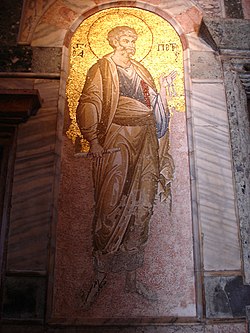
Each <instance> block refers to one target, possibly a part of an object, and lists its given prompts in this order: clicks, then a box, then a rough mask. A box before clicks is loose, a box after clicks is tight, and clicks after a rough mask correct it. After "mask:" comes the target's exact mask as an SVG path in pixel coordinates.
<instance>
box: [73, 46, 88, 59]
mask: <svg viewBox="0 0 250 333" xmlns="http://www.w3.org/2000/svg"><path fill="white" fill-rule="evenodd" d="M84 48H85V44H79V43H78V44H76V45H75V46H74V47H73V53H72V55H73V57H81V58H83V56H84Z"/></svg>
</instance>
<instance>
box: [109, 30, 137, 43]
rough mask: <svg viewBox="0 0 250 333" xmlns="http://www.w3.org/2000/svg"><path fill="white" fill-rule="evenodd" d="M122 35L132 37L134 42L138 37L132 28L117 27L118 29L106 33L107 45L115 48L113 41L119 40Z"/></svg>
mask: <svg viewBox="0 0 250 333" xmlns="http://www.w3.org/2000/svg"><path fill="white" fill-rule="evenodd" d="M124 35H125V36H131V37H134V39H135V40H136V39H137V37H138V35H137V33H136V31H135V29H134V28H130V27H128V26H118V27H115V28H113V29H112V30H110V31H109V33H108V38H107V39H108V42H109V45H110V46H112V47H113V48H114V47H115V45H114V40H115V39H116V40H119V38H120V37H121V36H124Z"/></svg>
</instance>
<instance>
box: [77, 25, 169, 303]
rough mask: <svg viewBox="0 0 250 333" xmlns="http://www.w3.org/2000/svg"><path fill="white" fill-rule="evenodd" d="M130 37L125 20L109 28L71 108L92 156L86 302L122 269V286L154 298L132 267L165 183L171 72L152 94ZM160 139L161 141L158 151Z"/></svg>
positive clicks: (138, 262) (132, 35) (140, 259)
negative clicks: (106, 48)
mask: <svg viewBox="0 0 250 333" xmlns="http://www.w3.org/2000/svg"><path fill="white" fill-rule="evenodd" d="M136 39H137V34H136V31H135V30H134V29H133V28H130V27H127V26H121V27H120V26H118V27H115V28H114V29H112V30H111V31H110V32H109V33H108V41H109V44H110V45H111V46H112V47H113V49H114V51H113V52H112V53H111V54H108V55H106V56H104V57H103V58H102V59H100V60H98V61H97V63H96V64H94V65H93V66H92V67H91V68H90V69H89V71H88V73H87V77H86V81H85V85H84V88H83V91H82V95H81V97H80V99H79V105H78V108H77V122H78V125H79V128H80V131H81V133H82V135H83V137H84V138H85V139H86V140H87V141H89V143H90V151H89V155H90V156H92V157H93V159H94V163H93V181H94V189H95V198H94V199H95V215H94V220H93V256H94V269H95V277H94V281H93V283H92V285H91V287H90V289H89V290H88V291H87V292H86V293H85V295H84V304H85V307H86V308H89V306H90V305H91V304H92V303H93V302H94V301H95V299H96V297H97V296H98V294H99V293H100V291H101V289H102V287H103V286H104V285H105V283H107V281H108V276H109V273H110V272H122V271H123V272H124V271H125V273H126V286H125V290H126V291H127V292H135V293H138V294H140V295H141V296H143V297H146V298H147V299H149V300H156V298H157V296H156V295H155V294H154V293H153V292H151V291H150V290H149V288H147V286H145V285H144V284H142V283H141V282H140V281H138V280H137V278H136V271H137V269H139V268H140V267H141V266H142V265H143V261H144V248H145V245H146V242H147V239H148V233H149V222H150V218H151V216H152V214H153V205H154V201H155V197H156V193H157V189H158V187H159V184H160V185H161V186H162V187H163V188H164V186H166V187H168V186H169V184H170V182H171V177H172V171H173V163H172V159H171V156H170V155H169V154H168V144H167V143H166V142H168V139H167V136H168V132H167V127H168V119H169V117H168V108H167V103H166V86H167V83H168V81H169V80H170V79H171V80H172V79H173V75H172V77H171V78H170V76H162V77H161V78H160V85H161V87H160V94H159V93H157V90H156V87H155V83H154V80H153V78H152V77H151V75H150V73H149V72H148V70H147V69H146V68H145V67H144V66H143V65H142V64H141V63H139V62H137V61H135V60H133V59H132V57H133V56H134V54H135V42H136ZM160 137H164V138H166V140H165V145H164V147H163V148H161V152H160V153H159V138H160ZM159 154H160V157H161V158H160V159H159ZM163 169H165V172H164V176H163V174H162V172H161V171H162V170H163ZM166 169H167V171H166ZM165 189H166V188H165ZM166 191H167V189H166Z"/></svg>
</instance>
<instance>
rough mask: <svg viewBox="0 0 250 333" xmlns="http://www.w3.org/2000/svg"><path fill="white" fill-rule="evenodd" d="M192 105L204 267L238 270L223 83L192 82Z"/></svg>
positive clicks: (235, 219)
mask: <svg viewBox="0 0 250 333" xmlns="http://www.w3.org/2000/svg"><path fill="white" fill-rule="evenodd" d="M192 107H193V116H194V118H193V119H194V136H195V139H194V144H195V155H196V169H197V185H198V198H199V217H200V223H201V229H202V234H203V254H204V268H205V270H207V271H213V270H214V271H221V270H240V268H241V260H240V247H239V239H238V235H239V230H238V228H239V226H238V219H237V214H236V206H235V191H234V179H233V173H232V155H231V147H230V136H229V126H228V118H227V108H226V101H225V92H224V87H223V85H222V84H220V83H208V82H203V83H196V84H193V90H192Z"/></svg>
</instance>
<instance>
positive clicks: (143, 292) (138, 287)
mask: <svg viewBox="0 0 250 333" xmlns="http://www.w3.org/2000/svg"><path fill="white" fill-rule="evenodd" d="M125 291H126V292H128V293H137V294H138V295H140V296H142V297H144V298H146V299H147V300H149V301H157V300H158V297H157V294H156V293H155V292H154V291H152V290H150V288H149V287H148V286H147V285H145V284H144V283H142V282H141V281H138V280H137V279H136V271H132V272H127V275H126V285H125Z"/></svg>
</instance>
